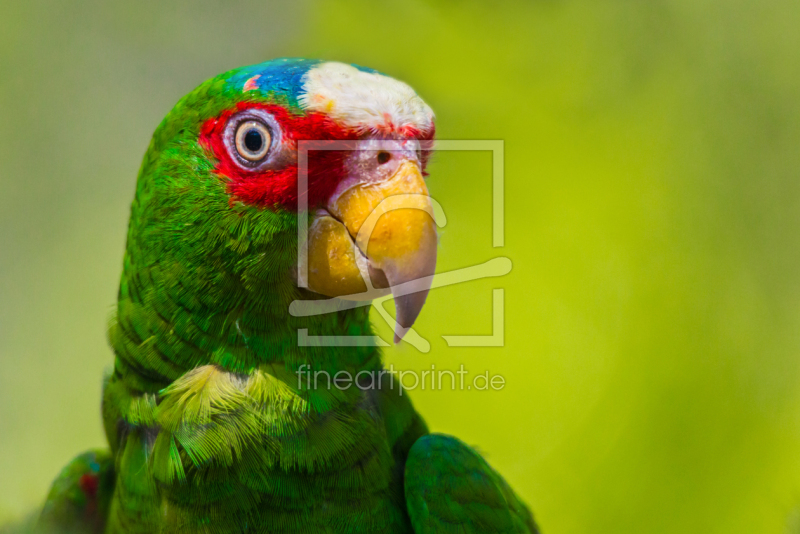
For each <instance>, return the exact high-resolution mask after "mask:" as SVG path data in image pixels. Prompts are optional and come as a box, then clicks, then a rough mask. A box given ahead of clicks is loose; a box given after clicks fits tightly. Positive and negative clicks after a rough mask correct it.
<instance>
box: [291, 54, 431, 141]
mask: <svg viewBox="0 0 800 534" xmlns="http://www.w3.org/2000/svg"><path fill="white" fill-rule="evenodd" d="M298 100H299V102H300V106H301V107H302V108H303V109H306V110H308V111H317V112H321V113H325V114H326V115H328V116H329V117H331V118H332V119H333V120H335V121H336V122H338V123H340V124H343V125H344V126H348V127H350V128H355V129H356V130H358V131H361V132H368V131H371V132H375V133H390V132H398V133H401V134H407V133H410V132H411V131H413V130H417V131H419V132H422V133H426V132H429V131H430V130H431V129H432V128H433V111H432V110H431V108H430V107H429V106H428V104H426V103H425V102H423V100H422V99H421V98H420V97H419V96H417V93H415V92H414V90H413V89H412V88H411V87H409V86H408V85H407V84H405V83H403V82H400V81H397V80H395V79H394V78H389V77H388V76H384V75H382V74H376V73H373V72H364V71H360V70H358V69H357V68H355V67H353V66H351V65H346V64H344V63H336V62H328V63H322V64H320V65H317V66H316V67H313V68H312V69H310V70H309V71H308V72H307V73H306V74H305V75H304V76H303V92H302V94H301V95H300V96H299V98H298Z"/></svg>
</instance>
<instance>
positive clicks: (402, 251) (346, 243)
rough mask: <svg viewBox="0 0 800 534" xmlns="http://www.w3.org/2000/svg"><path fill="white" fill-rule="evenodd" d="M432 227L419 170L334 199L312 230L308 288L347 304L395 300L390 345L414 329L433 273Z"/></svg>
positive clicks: (402, 171)
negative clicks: (383, 298) (379, 298)
mask: <svg viewBox="0 0 800 534" xmlns="http://www.w3.org/2000/svg"><path fill="white" fill-rule="evenodd" d="M436 245H437V237H436V225H435V222H434V219H433V209H432V207H431V202H430V197H429V196H428V189H427V187H426V186H425V181H424V180H423V178H422V173H421V172H420V169H419V166H418V165H417V163H416V162H414V161H411V160H406V161H403V162H402V163H401V164H400V166H399V167H398V168H397V170H396V171H395V173H394V174H393V175H391V177H389V178H387V179H386V180H383V181H380V182H369V183H359V184H356V185H354V186H353V187H350V188H349V189H346V190H345V191H344V192H342V193H341V194H339V195H337V196H336V197H335V198H332V199H331V200H330V201H329V203H328V206H327V212H326V211H321V212H320V213H318V215H317V217H316V218H315V219H314V221H313V222H312V224H311V227H310V228H309V242H308V287H309V289H311V290H312V291H315V292H317V293H321V294H323V295H327V296H329V297H340V298H345V299H350V300H366V299H373V298H375V297H377V296H380V295H383V294H386V292H385V291H380V289H381V288H386V287H389V288H390V289H391V291H392V293H393V295H394V297H395V304H396V308H397V327H396V329H395V343H397V342H399V341H400V339H402V337H403V335H405V333H406V331H407V330H408V329H409V328H410V327H411V325H413V324H414V321H415V320H416V319H417V317H418V316H419V313H420V310H421V309H422V306H423V304H425V299H426V297H427V295H428V291H429V289H430V286H431V281H432V278H433V273H434V270H435V268H436Z"/></svg>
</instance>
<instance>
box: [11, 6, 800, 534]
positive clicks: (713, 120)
mask: <svg viewBox="0 0 800 534" xmlns="http://www.w3.org/2000/svg"><path fill="white" fill-rule="evenodd" d="M798 29H800V4H798V3H797V2H793V1H790V0H771V1H770V2H762V3H755V2H746V1H744V0H715V1H705V0H671V1H668V0H650V1H647V2H634V1H632V0H539V1H531V2H524V3H523V2H517V3H513V2H500V3H494V4H493V5H491V6H489V5H484V4H479V3H461V2H455V1H442V2H423V1H404V2H386V3H377V2H368V1H363V2H359V1H353V2H333V1H331V2H324V1H320V2H313V1H301V2H294V3H291V4H289V3H283V4H274V5H272V4H268V3H266V2H263V1H260V2H259V1H253V2H226V3H224V4H223V3H219V4H217V3H213V2H209V1H204V2H199V3H198V2H188V1H186V2H178V3H174V2H173V3H169V4H167V3H163V2H158V1H156V0H144V1H138V2H135V3H133V2H131V3H126V4H124V3H118V4H114V3H106V2H100V1H85V2H67V1H59V0H45V1H28V2H23V1H18V0H14V1H9V0H5V1H4V2H3V3H2V5H0V480H1V481H2V484H0V522H2V521H4V520H10V519H14V518H17V517H21V516H22V515H23V514H25V513H26V512H28V511H30V510H31V509H33V508H34V507H35V506H36V505H37V504H38V503H39V502H41V499H42V498H43V496H44V494H45V492H46V490H47V487H48V484H49V482H50V480H51V479H52V478H53V476H54V475H55V474H56V473H57V471H58V470H59V469H60V467H61V466H63V465H64V464H65V463H66V462H67V461H68V460H69V459H70V458H71V457H72V456H73V455H74V454H76V453H77V452H79V451H81V450H83V449H86V448H88V447H92V446H98V445H101V444H102V442H103V437H102V433H101V425H100V419H99V413H98V412H99V394H100V380H101V376H102V371H103V369H104V367H106V366H108V365H109V364H110V363H111V361H112V355H111V352H110V351H109V349H108V348H107V346H106V341H105V325H106V320H107V317H108V316H109V314H110V312H111V309H112V306H113V304H114V299H115V294H116V290H117V281H118V276H119V271H120V268H121V258H122V252H123V246H124V240H125V232H126V224H127V216H128V207H129V204H130V201H131V198H132V194H133V189H134V180H135V176H136V173H137V169H138V165H139V162H140V159H141V157H142V155H143V153H144V151H145V149H146V147H147V144H148V141H149V137H150V135H151V133H152V131H153V130H154V128H155V126H156V125H157V124H158V122H159V121H160V120H161V118H162V117H163V116H164V115H165V114H166V113H167V111H169V109H170V108H171V106H172V105H173V104H174V103H175V102H176V101H177V99H178V98H179V97H180V96H182V95H183V94H184V93H186V92H188V91H189V90H191V89H192V88H193V87H195V86H196V85H197V84H199V83H200V82H201V81H203V80H204V79H206V78H209V77H211V76H213V75H215V74H217V73H219V72H222V71H224V70H227V69H229V68H232V67H236V66H240V65H245V64H250V63H257V62H260V61H263V60H265V59H269V58H272V57H279V56H306V57H322V58H326V59H335V60H341V61H346V62H355V63H359V64H363V65H368V66H371V67H374V68H377V69H379V70H382V71H384V72H386V73H388V74H390V75H393V76H395V77H398V78H400V79H403V80H405V81H407V82H409V83H410V84H411V85H413V86H414V87H415V88H416V89H417V90H418V92H419V93H420V94H421V95H422V96H423V97H424V98H425V99H426V100H427V101H428V102H429V103H430V104H431V106H432V107H433V108H434V110H435V111H436V113H437V116H438V134H439V137H440V138H442V139H502V140H504V141H505V149H506V160H505V161H506V216H505V221H506V246H505V247H504V248H502V249H494V248H492V246H491V216H492V214H491V201H490V195H491V158H490V156H489V154H488V153H441V154H439V155H437V156H436V158H435V160H434V161H433V163H432V165H431V167H430V171H431V177H430V182H429V183H430V189H431V191H432V194H433V195H434V196H435V197H436V198H437V199H438V200H439V201H440V202H441V203H442V204H443V206H444V209H445V212H446V213H447V216H448V225H447V227H446V228H445V230H444V232H443V234H442V240H441V250H440V270H443V271H444V270H451V269H456V268H459V267H465V266H468V265H473V264H475V263H478V262H482V261H485V260H487V259H490V258H492V257H495V256H498V255H503V256H508V257H510V258H511V259H512V261H513V263H514V268H513V270H512V272H511V273H510V274H509V275H508V276H506V277H504V278H500V279H490V280H482V281H476V282H470V283H466V284H461V285H457V286H451V287H448V288H443V289H439V290H436V291H434V292H433V293H432V294H431V296H430V298H429V299H428V304H427V305H426V308H425V309H424V310H423V313H422V316H421V318H420V320H419V322H418V331H419V332H420V333H421V334H422V335H423V336H424V337H426V338H427V339H429V340H430V341H431V344H432V350H431V351H430V352H429V353H427V354H422V353H419V352H417V351H416V350H414V349H413V348H411V347H408V346H401V347H396V348H392V349H390V350H388V351H387V360H388V361H389V362H392V363H394V364H395V365H396V366H397V367H401V368H419V369H426V368H429V367H430V365H431V364H432V363H435V364H436V366H437V368H450V369H454V368H458V365H459V364H461V363H463V364H464V365H465V367H466V368H467V369H469V370H470V371H473V372H481V371H483V370H486V369H488V370H490V371H491V372H492V373H496V374H501V375H503V376H504V377H505V378H506V387H505V389H503V390H502V391H499V392H498V391H494V392H477V391H468V392H449V391H435V392H431V391H426V392H422V391H416V392H413V394H412V395H413V399H414V401H415V402H416V405H417V407H418V408H419V409H420V410H421V411H422V412H423V413H424V415H425V416H426V418H427V420H428V422H429V423H430V426H431V427H432V428H433V429H434V430H437V431H443V432H449V433H453V434H457V435H458V436H460V437H461V438H462V439H464V440H465V441H467V442H468V443H470V444H474V445H476V446H478V447H479V448H480V449H481V450H482V451H483V452H484V453H485V454H486V456H487V457H488V458H489V461H490V462H491V463H492V464H493V465H494V466H496V467H497V468H498V469H499V470H500V471H501V472H502V473H504V474H505V476H506V477H507V479H508V480H509V481H510V482H511V484H512V485H513V486H514V487H515V488H516V489H517V490H518V491H519V493H520V494H521V495H522V496H523V497H524V498H525V499H526V500H527V501H528V502H529V503H530V504H531V505H532V507H533V509H534V511H535V514H536V516H537V518H538V520H539V522H540V524H541V526H542V527H543V530H544V531H545V533H547V534H556V533H580V532H587V533H588V532H613V533H627V532H631V533H642V532H647V533H660V532H664V533H674V532H697V533H726V534H728V533H753V532H757V533H772V532H775V533H781V532H784V531H785V529H786V525H787V522H791V520H792V519H791V518H792V517H793V516H796V514H797V512H796V511H795V510H796V506H797V505H798V504H800V270H798V267H799V266H800V234H799V233H798V232H797V229H798V228H800V209H799V208H800V180H799V179H798V178H799V176H798V174H799V171H800V31H799V30H798ZM495 287H503V288H505V317H506V323H505V347H503V348H475V349H454V348H448V347H447V346H446V344H445V343H444V341H443V340H442V338H441V335H443V334H444V335H454V334H455V335H464V334H489V333H490V332H491V320H492V319H491V318H492V312H491V289H492V288H495ZM381 331H382V332H383V333H384V334H385V333H387V330H386V329H385V328H382V330H381Z"/></svg>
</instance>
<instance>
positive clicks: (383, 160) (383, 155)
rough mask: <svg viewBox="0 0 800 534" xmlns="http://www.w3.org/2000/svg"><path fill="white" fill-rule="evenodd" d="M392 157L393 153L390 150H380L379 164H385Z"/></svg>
mask: <svg viewBox="0 0 800 534" xmlns="http://www.w3.org/2000/svg"><path fill="white" fill-rule="evenodd" d="M390 159H392V155H391V154H389V153H388V152H383V151H381V152H378V164H379V165H383V164H384V163H388V162H389V160H390Z"/></svg>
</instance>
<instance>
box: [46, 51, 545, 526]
mask: <svg viewBox="0 0 800 534" xmlns="http://www.w3.org/2000/svg"><path fill="white" fill-rule="evenodd" d="M434 130H435V128H434V115H433V112H432V111H431V109H430V108H429V107H428V105H427V104H425V102H424V101H423V100H422V99H421V98H420V97H419V96H418V95H417V94H416V93H415V92H414V90H413V89H412V88H411V87H409V86H408V85H406V84H405V83H402V82H400V81H397V80H395V79H393V78H390V77H388V76H385V75H383V74H381V73H379V72H377V71H374V70H372V69H368V68H364V67H360V66H356V65H347V64H343V63H337V62H324V61H318V60H306V59H278V60H273V61H268V62H266V63H262V64H259V65H254V66H249V67H244V68H239V69H235V70H232V71H229V72H226V73H224V74H221V75H219V76H217V77H215V78H212V79H211V80H208V81H206V82H205V83H203V84H202V85H200V86H199V87H198V88H197V89H195V90H194V91H192V92H191V93H189V94H188V95H186V96H185V97H184V98H182V99H181V100H180V101H179V102H178V103H177V104H176V106H175V107H174V109H173V110H172V111H171V112H170V113H169V114H168V115H167V116H166V118H165V119H164V120H163V121H162V122H161V124H160V125H159V126H158V128H157V129H156V131H155V134H154V135H153V139H152V141H151V143H150V146H149V148H148V150H147V153H146V154H145V156H144V160H143V162H142V166H141V170H140V172H139V177H138V182H137V188H136V194H135V198H134V201H133V204H132V207H131V216H130V224H129V230H128V236H127V245H126V250H125V256H124V261H123V272H122V278H121V282H120V286H119V294H118V302H117V308H116V312H115V314H114V317H113V318H112V320H111V324H110V327H109V340H110V344H111V346H112V348H113V350H114V353H115V356H116V357H115V361H114V367H113V370H112V371H110V373H109V374H108V376H107V377H106V379H105V381H104V387H103V399H102V415H103V422H104V428H105V434H106V437H107V439H108V444H109V450H98V451H91V452H88V453H85V454H83V455H81V456H78V457H77V458H76V459H75V460H74V461H73V462H72V463H70V464H69V465H68V466H67V467H66V468H65V469H64V471H63V472H62V473H61V474H60V475H59V477H58V478H57V479H56V481H55V483H54V484H53V487H52V490H51V492H50V494H49V497H48V499H47V501H46V504H45V506H44V508H43V510H42V512H41V515H40V517H39V518H38V522H37V525H36V527H35V529H36V530H37V531H38V532H59V533H60V532H88V533H107V534H118V533H145V534H153V533H176V534H177V533H190V532H192V533H194V532H202V533H229V532H231V533H232V532H236V533H249V532H253V533H256V532H265V533H266V532H284V533H295V532H296V533H301V532H302V533H312V532H314V533H317V532H330V533H334V532H336V533H345V532H347V533H360V532H370V533H381V532H385V533H403V532H408V533H411V532H416V533H433V532H453V533H455V532H458V533H490V532H497V533H501V532H503V533H505V532H508V533H512V532H514V533H517V532H519V533H522V532H538V531H537V527H536V526H535V524H534V521H533V518H532V516H531V514H530V512H529V511H528V509H527V508H526V506H525V505H524V504H523V503H522V502H521V501H520V499H519V498H518V497H517V496H516V495H515V493H514V492H513V491H512V489H511V488H510V487H509V486H508V485H507V484H506V482H505V481H504V480H503V478H502V477H501V476H500V475H499V474H498V473H497V472H495V471H494V470H493V469H492V468H491V467H490V466H489V465H488V464H487V463H486V461H485V460H484V459H483V458H481V456H480V455H479V454H478V453H476V452H475V451H474V450H473V449H472V448H470V447H469V446H467V445H465V444H464V443H462V442H461V441H459V440H457V439H456V438H453V437H449V436H445V435H439V434H430V433H429V432H428V428H427V427H426V425H425V422H424V421H423V420H422V418H421V417H420V416H419V415H418V414H417V412H416V411H415V410H414V408H413V407H412V405H411V402H410V401H409V400H408V396H406V395H403V394H402V391H401V386H400V385H399V384H397V383H395V381H394V380H392V379H391V377H390V376H387V375H386V373H385V370H384V368H383V366H382V362H381V353H380V350H379V347H377V346H376V344H375V343H353V342H351V340H359V339H372V338H371V337H370V336H372V335H373V333H372V327H371V325H370V320H369V313H368V312H369V306H363V305H358V301H361V302H364V301H367V302H368V301H369V299H371V298H374V297H375V296H377V295H386V294H388V292H392V293H393V296H394V298H395V302H396V307H397V319H396V322H397V324H396V327H395V342H397V341H399V339H401V338H402V337H403V335H404V334H405V333H406V332H407V331H408V329H409V328H410V327H411V326H412V324H413V323H414V321H415V319H416V318H417V316H418V314H419V313H420V310H421V309H422V306H423V304H424V302H425V299H426V296H427V293H428V289H429V288H430V284H431V278H432V276H433V272H434V268H435V265H436V247H437V234H436V226H435V222H434V220H433V218H432V211H431V201H430V198H429V197H428V192H427V187H426V184H425V179H424V178H423V177H424V176H425V167H426V164H427V161H428V156H429V154H430V149H431V143H432V141H433V138H434ZM331 301H335V302H339V303H342V305H340V306H339V307H337V308H336V310H335V311H333V312H331V311H330V309H326V310H323V311H327V312H328V313H322V312H320V313H319V314H314V313H304V314H296V313H290V307H291V306H292V303H297V302H301V303H305V304H309V305H312V306H313V305H314V303H318V302H331ZM353 302H355V303H356V304H352V303H353ZM348 303H349V304H348ZM331 377H334V378H335V379H336V380H334V384H333V385H332V384H331ZM342 377H351V378H352V383H350V382H348V384H349V386H350V387H341V384H342V382H341V381H340V380H338V379H341V378H342ZM312 378H313V380H312Z"/></svg>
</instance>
